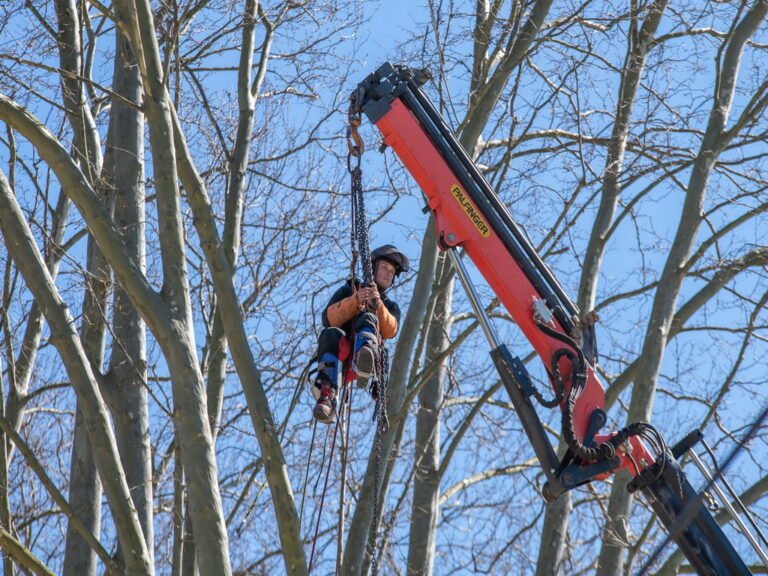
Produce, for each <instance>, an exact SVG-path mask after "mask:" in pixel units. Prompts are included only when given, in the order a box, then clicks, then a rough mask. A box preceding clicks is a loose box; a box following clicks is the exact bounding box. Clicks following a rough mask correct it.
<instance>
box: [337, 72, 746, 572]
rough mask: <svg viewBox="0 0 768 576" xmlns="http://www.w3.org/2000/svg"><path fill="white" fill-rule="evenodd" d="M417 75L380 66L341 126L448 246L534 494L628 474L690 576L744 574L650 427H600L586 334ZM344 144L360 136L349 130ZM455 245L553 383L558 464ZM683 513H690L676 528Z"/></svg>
mask: <svg viewBox="0 0 768 576" xmlns="http://www.w3.org/2000/svg"><path fill="white" fill-rule="evenodd" d="M428 79H429V74H428V73H427V72H426V71H422V70H413V69H411V68H408V67H405V66H393V65H391V64H385V65H383V66H382V67H380V68H379V69H378V70H377V71H376V72H374V73H373V74H371V75H370V76H368V77H367V78H366V79H365V80H364V81H363V82H361V83H360V84H359V85H358V87H357V89H356V90H355V92H354V93H353V94H352V97H351V106H350V125H351V127H352V131H353V132H354V131H355V130H356V125H357V124H359V121H360V114H361V113H364V114H365V115H366V116H367V117H368V118H369V120H371V121H372V122H373V123H374V124H375V125H376V126H377V127H378V129H379V130H380V131H381V133H382V134H383V136H384V143H385V144H386V145H387V146H389V147H390V148H392V149H393V150H394V152H395V153H396V154H397V156H398V157H399V158H400V160H401V161H402V162H403V164H404V165H405V167H406V168H407V169H408V171H409V172H410V173H411V174H412V176H413V177H414V179H415V180H416V182H417V183H418V184H419V186H420V187H421V189H422V191H423V193H424V195H425V197H426V200H427V208H426V209H425V211H426V210H429V211H431V212H432V213H433V215H434V218H435V222H436V229H437V234H438V238H439V243H440V247H441V248H442V249H444V250H447V251H448V254H449V256H450V257H451V259H452V262H453V263H454V266H455V267H456V269H457V273H458V275H459V278H460V280H461V281H462V284H463V285H464V287H465V289H466V290H467V293H468V295H469V298H470V301H471V302H472V304H473V308H474V310H475V313H476V314H477V316H478V319H479V321H480V323H481V325H482V327H483V330H484V332H485V335H486V337H487V338H488V340H489V342H490V344H491V348H492V351H491V357H492V358H493V361H494V364H495V365H496V368H497V370H498V371H499V374H500V376H501V378H502V381H503V383H504V386H505V388H506V390H507V392H508V394H509V396H510V398H511V400H512V403H513V405H514V407H515V410H516V412H517V414H518V416H519V418H520V420H521V422H522V424H523V427H524V429H525V431H526V433H527V435H528V438H529V439H530V441H531V444H532V446H533V449H534V451H535V453H536V456H537V457H538V459H539V461H540V463H541V466H542V468H543V471H544V474H545V476H546V478H547V482H546V485H545V486H544V487H543V488H542V494H543V496H544V497H545V498H546V499H547V500H553V499H555V498H557V497H558V496H559V495H560V494H562V493H563V492H564V491H566V490H569V489H572V488H574V487H576V486H578V485H580V484H584V483H586V482H590V481H592V480H594V479H601V478H605V477H607V476H609V475H611V474H613V473H615V472H616V471H617V470H619V469H621V468H626V469H627V470H628V471H629V472H630V473H631V474H632V476H633V477H634V480H633V481H632V483H631V485H630V489H631V490H639V491H642V492H643V493H644V494H645V496H646V497H647V498H648V499H649V500H650V502H651V505H652V507H653V508H654V511H655V512H656V513H657V515H658V517H659V519H660V520H661V521H662V522H663V523H664V525H665V526H666V527H667V529H668V530H670V531H671V533H672V537H673V538H674V539H675V541H676V542H677V543H678V545H679V546H680V547H681V549H682V551H683V552H684V553H685V555H686V556H687V558H688V559H689V561H690V562H691V564H692V565H693V566H694V567H695V568H696V570H697V571H698V573H699V574H706V575H710V574H714V575H718V576H725V575H731V576H733V575H746V574H751V572H750V571H749V570H748V568H747V567H746V565H745V564H744V562H743V561H742V559H741V558H740V556H739V555H738V554H737V552H736V551H735V550H734V548H733V546H732V545H731V544H730V542H729V541H728V540H727V539H726V537H725V536H724V534H723V533H722V531H721V530H720V527H719V526H718V525H717V523H716V522H715V521H714V519H713V518H712V516H711V514H710V513H709V512H708V511H707V510H706V508H705V507H704V506H703V504H702V503H701V502H700V499H699V497H698V495H697V494H696V492H695V491H694V490H693V488H692V487H691V486H690V484H689V483H688V481H687V480H686V479H685V475H684V474H683V472H682V470H681V469H680V466H679V465H678V463H677V461H676V460H675V457H674V456H672V455H671V454H670V453H669V451H668V450H667V449H666V446H665V444H664V441H663V439H661V437H660V436H659V435H658V434H657V433H656V431H655V430H654V429H653V428H652V427H651V426H649V425H648V424H644V423H638V424H634V425H630V426H628V427H626V428H624V429H622V430H620V431H618V432H612V433H608V434H605V433H600V429H601V428H602V427H603V426H604V425H605V423H606V415H605V412H604V410H603V409H604V404H605V403H604V389H603V386H602V384H601V383H600V381H599V379H598V377H597V375H596V374H595V371H594V367H593V365H592V364H593V362H594V357H593V355H592V354H591V353H589V351H587V353H585V351H584V350H585V349H587V348H588V346H586V345H585V342H587V341H589V340H590V339H591V338H592V336H593V333H592V334H590V333H589V329H588V327H586V326H585V325H584V324H583V322H582V319H581V317H580V313H579V310H578V309H577V307H576V306H575V305H574V304H573V302H571V301H570V300H569V298H568V296H567V295H566V294H565V291H564V290H563V288H562V287H561V286H560V284H559V283H558V281H557V280H556V279H555V277H554V275H553V274H552V272H551V270H550V269H549V268H548V267H547V266H546V264H545V263H544V262H543V261H542V259H541V257H540V256H539V255H538V254H537V252H536V250H535V249H534V247H533V246H532V245H531V243H530V241H529V240H528V238H527V236H526V234H525V233H524V232H523V230H522V229H521V228H520V226H519V225H518V224H517V223H516V222H515V220H514V219H513V218H512V216H511V215H510V213H509V211H508V210H507V208H506V206H505V205H504V204H503V203H502V202H501V201H500V199H499V198H498V196H497V195H496V193H495V192H494V191H493V189H492V188H491V187H490V185H489V184H488V182H487V181H486V180H485V178H484V177H483V175H482V174H481V173H480V171H479V169H478V168H477V166H476V165H475V163H474V162H473V161H472V159H471V158H470V156H469V155H468V154H467V152H466V151H465V150H464V148H463V147H462V146H461V145H460V143H459V142H458V141H457V140H456V138H455V137H454V136H453V133H452V131H451V130H450V128H449V127H448V126H447V125H446V124H445V122H444V120H443V119H442V117H441V116H440V114H439V112H438V111H437V109H436V108H435V106H434V105H433V104H432V102H431V101H430V100H429V98H428V97H427V95H426V93H425V92H424V91H423V90H422V88H421V85H422V84H423V83H424V82H426V81H427V80H428ZM351 140H352V141H353V142H354V141H358V143H360V142H359V137H358V136H357V135H356V134H354V139H353V138H351ZM360 144H361V143H360ZM354 146H355V144H354V143H352V144H351V148H354ZM457 248H462V249H463V250H464V252H465V254H466V256H468V257H469V258H470V259H471V260H472V262H473V263H474V264H475V266H476V267H477V268H478V270H479V271H480V273H481V274H482V275H483V276H484V278H485V279H486V281H487V282H488V284H489V285H490V287H491V288H492V289H493V290H494V292H495V293H496V295H497V296H498V297H499V300H500V301H501V302H502V304H503V305H504V306H505V308H506V309H507V310H508V311H509V313H510V314H511V316H512V317H513V318H514V320H515V322H516V323H517V324H518V326H519V327H520V329H521V330H522V331H523V333H524V334H525V336H526V337H527V338H528V340H529V341H530V342H531V344H532V345H533V348H534V349H535V350H536V352H537V354H538V355H539V356H540V357H541V359H542V361H543V362H544V365H545V367H546V369H547V372H548V375H549V377H550V381H551V383H552V386H553V389H554V391H555V400H556V402H553V403H552V404H551V405H555V404H559V405H560V408H561V411H562V433H563V437H564V439H565V440H566V442H567V444H568V451H567V453H566V454H565V456H564V457H563V459H562V460H560V459H559V458H558V457H557V455H556V453H555V450H554V448H553V446H552V443H551V441H550V439H549V436H548V435H547V433H546V431H545V429H544V426H543V424H542V422H541V420H540V418H539V416H538V414H537V412H536V410H535V408H534V405H533V402H532V398H534V397H536V396H537V392H536V390H535V388H534V386H533V384H532V382H531V380H530V378H529V376H528V373H527V371H526V369H525V367H524V365H523V363H522V361H521V360H520V359H519V358H515V357H513V356H512V355H511V354H510V352H509V351H508V349H507V348H506V346H505V345H503V344H501V343H500V342H499V339H498V337H497V335H496V333H495V330H494V329H493V326H492V325H491V323H490V321H489V320H488V318H487V316H486V314H485V310H484V307H483V306H482V305H481V304H480V302H479V300H478V298H477V295H476V294H475V291H474V288H473V287H472V284H471V282H470V281H469V278H468V275H467V273H466V270H465V269H464V265H463V262H462V259H461V258H460V257H459V256H458V254H457V250H456V249H457ZM678 456H679V455H678ZM683 515H684V516H685V520H687V519H689V518H692V519H693V520H692V521H690V522H687V523H686V524H685V526H684V527H683V528H682V529H680V526H679V522H678V521H679V520H680V519H681V517H682V516H683Z"/></svg>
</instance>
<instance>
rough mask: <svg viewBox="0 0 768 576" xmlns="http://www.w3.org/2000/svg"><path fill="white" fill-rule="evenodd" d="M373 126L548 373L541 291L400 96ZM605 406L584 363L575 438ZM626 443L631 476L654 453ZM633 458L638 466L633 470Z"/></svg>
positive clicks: (549, 343) (552, 343) (551, 345)
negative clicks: (537, 309)
mask: <svg viewBox="0 0 768 576" xmlns="http://www.w3.org/2000/svg"><path fill="white" fill-rule="evenodd" d="M376 126H377V127H378V128H379V130H380V131H381V132H382V134H383V135H384V142H385V143H386V144H387V145H388V146H389V147H391V148H392V149H393V150H394V151H395V153H396V154H397V155H398V156H399V157H400V159H401V160H402V162H403V164H404V165H405V167H406V168H407V169H408V171H409V172H410V173H411V174H412V175H413V177H414V179H415V180H416V182H417V183H418V185H419V186H420V187H421V189H422V191H423V192H424V195H425V196H426V198H427V201H428V204H429V207H430V209H431V210H432V211H433V213H434V215H435V219H436V225H437V233H438V235H439V237H440V238H442V242H443V243H444V244H445V245H448V246H459V245H460V246H461V247H462V248H463V249H464V250H466V253H467V255H468V256H469V257H470V258H471V259H472V261H473V262H474V263H475V266H476V267H477V268H478V270H479V271H480V273H481V274H482V275H483V276H484V277H485V279H486V281H487V282H488V283H489V285H490V286H491V288H492V289H493V291H494V292H495V293H496V295H497V296H498V297H499V299H500V300H501V302H502V303H503V304H504V306H505V307H506V309H507V310H508V311H509V313H510V314H511V315H512V317H513V318H514V320H515V321H516V322H517V324H518V325H519V326H520V329H521V330H522V331H523V333H524V334H525V336H526V337H527V338H528V340H529V341H530V342H531V344H532V345H533V347H534V349H535V350H536V352H537V353H538V355H539V356H540V357H541V358H542V360H543V362H544V365H545V366H546V367H547V371H548V372H549V371H550V370H549V366H550V365H551V361H552V358H553V355H554V354H555V352H556V351H557V350H559V349H562V348H563V347H564V344H563V343H562V342H559V341H558V340H556V339H554V338H551V337H549V336H547V335H545V334H544V333H543V332H542V331H541V330H540V329H539V328H538V327H537V326H536V323H535V320H534V316H533V308H532V306H533V302H534V300H536V299H541V295H540V294H538V292H537V291H536V289H535V288H534V287H533V285H532V284H531V282H530V281H529V280H528V278H527V277H526V276H525V274H524V273H523V271H522V270H521V268H520V266H519V265H518V264H517V262H516V261H515V259H514V258H513V256H512V255H511V254H510V253H509V251H508V250H507V249H506V247H505V246H504V244H503V243H502V241H501V240H500V239H499V237H498V236H497V234H496V233H495V232H494V231H493V230H492V229H491V226H490V224H489V223H488V220H487V218H486V216H485V215H483V214H482V213H480V211H479V210H478V208H477V206H475V205H474V204H473V203H472V202H471V201H470V200H469V198H468V195H467V194H466V191H465V190H463V188H462V187H461V185H460V184H459V179H458V178H457V176H456V175H455V174H454V173H453V171H452V170H451V168H450V167H449V165H448V163H447V162H446V161H445V159H444V158H443V157H442V155H441V154H440V153H439V152H438V150H437V149H436V148H435V146H434V145H433V144H432V142H431V141H430V139H429V136H428V135H427V133H426V132H425V131H424V129H423V128H422V127H421V125H420V124H419V122H418V120H417V119H416V118H415V117H414V116H413V114H411V112H410V111H409V110H408V108H407V107H406V105H405V104H404V103H403V102H402V101H401V100H400V99H396V100H395V101H393V102H392V108H391V110H390V111H389V112H388V113H387V114H385V115H384V116H383V117H382V118H381V119H380V120H379V122H377V123H376ZM552 322H553V327H554V328H555V329H556V330H558V331H559V332H561V333H563V334H564V333H565V332H564V331H563V329H562V327H561V326H560V325H559V324H557V320H555V319H553V320H552ZM558 366H559V368H560V372H561V374H562V376H563V380H564V382H565V384H566V387H567V388H570V379H571V374H572V372H573V367H572V364H571V362H570V361H569V360H568V359H567V358H561V359H560V361H559V364H558ZM604 405H605V394H604V390H603V386H602V384H601V383H600V381H599V380H598V378H597V376H596V374H595V373H594V370H593V368H592V367H591V366H589V368H588V373H587V381H586V385H585V388H584V391H583V392H582V394H581V395H580V396H579V398H578V400H577V401H576V406H575V409H574V424H575V429H576V433H577V435H578V436H579V439H581V440H583V439H584V436H585V434H586V432H587V428H588V424H589V417H590V415H591V414H592V412H593V411H594V410H595V409H603V407H604ZM609 436H610V435H608V436H598V437H597V438H596V440H597V442H598V443H600V442H602V441H604V440H605V439H606V438H608V437H609ZM630 442H631V443H632V447H633V450H632V455H631V457H628V456H627V455H626V454H624V453H621V452H620V453H619V456H620V458H621V460H622V467H626V468H628V469H629V471H630V472H631V473H632V474H633V475H636V474H637V473H638V472H639V469H643V468H645V466H646V465H650V464H651V463H653V461H654V458H653V456H651V455H650V453H649V452H648V451H647V449H646V448H645V447H644V446H643V444H642V442H641V441H640V440H638V439H637V438H631V439H630ZM635 463H637V467H638V468H639V469H636V466H635Z"/></svg>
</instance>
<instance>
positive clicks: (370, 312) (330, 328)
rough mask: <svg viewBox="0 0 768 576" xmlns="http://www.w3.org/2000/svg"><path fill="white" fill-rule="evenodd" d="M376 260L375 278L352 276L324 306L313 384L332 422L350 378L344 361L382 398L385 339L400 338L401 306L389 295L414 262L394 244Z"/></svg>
mask: <svg viewBox="0 0 768 576" xmlns="http://www.w3.org/2000/svg"><path fill="white" fill-rule="evenodd" d="M371 262H372V265H373V280H374V281H373V283H372V284H371V285H370V286H362V285H361V284H360V282H359V281H358V280H348V281H347V282H346V283H345V284H344V285H343V286H342V287H341V288H339V289H338V290H336V292H335V293H334V294H333V296H331V299H330V301H329V302H328V304H327V305H326V307H325V309H324V310H323V330H322V331H321V332H320V336H319V338H318V350H317V357H318V359H319V364H318V368H317V377H316V379H315V382H314V384H313V387H312V392H313V394H314V395H315V398H316V399H317V404H316V405H315V408H314V410H313V411H312V414H313V415H314V417H315V419H316V420H317V421H318V422H323V423H326V424H328V423H331V422H334V421H335V419H336V395H337V393H338V390H339V387H340V386H341V384H342V379H343V378H344V372H345V370H344V363H345V362H346V361H347V360H349V359H350V356H351V357H352V366H351V369H352V370H354V371H355V372H356V374H357V385H358V387H359V388H368V387H369V385H370V387H371V393H372V394H373V396H374V398H376V397H377V393H378V391H377V389H376V379H377V376H380V375H377V374H376V364H377V360H378V356H379V347H380V345H381V340H383V339H391V338H394V337H395V335H396V334H397V330H398V328H399V325H400V307H399V306H398V305H397V303H396V302H394V301H392V300H390V299H389V298H388V297H387V296H386V291H387V289H389V288H390V287H391V286H392V283H393V282H394V280H395V278H396V277H397V276H399V275H400V274H401V273H402V272H408V270H409V267H410V266H409V263H408V258H407V257H406V256H405V254H403V253H402V252H400V250H398V249H397V248H396V247H395V246H393V245H391V244H386V245H384V246H381V247H379V248H376V250H374V251H373V252H371ZM353 339H354V342H353ZM350 379H352V378H350V377H349V376H348V377H347V380H350Z"/></svg>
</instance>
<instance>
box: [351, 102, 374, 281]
mask: <svg viewBox="0 0 768 576" xmlns="http://www.w3.org/2000/svg"><path fill="white" fill-rule="evenodd" d="M348 117H349V124H348V125H347V148H348V149H349V153H348V154H347V170H348V171H349V174H350V176H351V179H352V194H351V197H352V238H351V240H352V275H353V276H354V272H355V265H356V260H357V259H358V257H360V259H361V263H360V265H361V268H362V276H363V278H362V280H363V285H365V286H368V285H370V284H371V283H372V282H373V266H372V264H371V259H370V253H371V248H370V243H369V241H368V222H367V218H366V213H365V198H364V195H363V171H362V169H361V168H360V160H361V158H362V156H363V152H365V143H364V142H363V139H362V137H361V136H360V133H359V132H358V128H359V126H360V122H361V119H360V107H359V106H358V104H357V99H356V98H355V96H354V95H353V96H352V98H351V100H350V104H349V113H348Z"/></svg>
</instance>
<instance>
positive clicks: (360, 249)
mask: <svg viewBox="0 0 768 576" xmlns="http://www.w3.org/2000/svg"><path fill="white" fill-rule="evenodd" d="M358 99H359V95H358V94H357V93H355V94H353V95H352V98H351V99H350V104H349V114H348V117H349V124H348V125H347V147H348V149H349V153H348V155H347V170H348V171H349V174H350V176H351V180H352V194H351V196H352V226H351V228H352V230H351V235H352V238H351V242H352V277H353V278H354V276H355V269H356V263H357V262H356V261H357V259H358V256H360V259H361V263H360V265H361V268H362V282H363V285H364V286H370V285H372V284H373V282H374V279H373V263H372V262H371V258H370V254H371V248H370V242H369V239H368V222H367V219H366V212H365V198H364V196H363V171H362V169H361V168H360V160H361V157H362V155H363V152H365V143H364V142H363V139H362V137H361V136H360V133H359V132H358V128H359V126H360V123H361V118H360V106H359V104H358ZM376 364H377V365H376V374H378V375H379V381H378V383H376V384H374V386H376V395H377V398H376V420H377V422H376V436H375V440H374V443H375V445H374V450H375V451H376V464H375V467H374V486H373V518H372V520H371V525H370V528H369V531H368V543H367V550H368V554H369V555H370V558H371V574H372V575H373V576H376V575H377V574H378V558H377V555H376V546H375V540H376V531H377V530H376V528H377V527H378V525H379V517H380V516H381V509H380V508H381V503H380V502H379V489H380V486H381V437H382V435H383V434H384V433H385V432H386V431H387V428H388V426H389V421H388V418H387V408H386V404H387V388H386V384H387V376H388V374H387V372H388V365H389V358H388V353H387V350H386V348H384V346H380V347H379V354H378V357H377V362H376Z"/></svg>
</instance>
